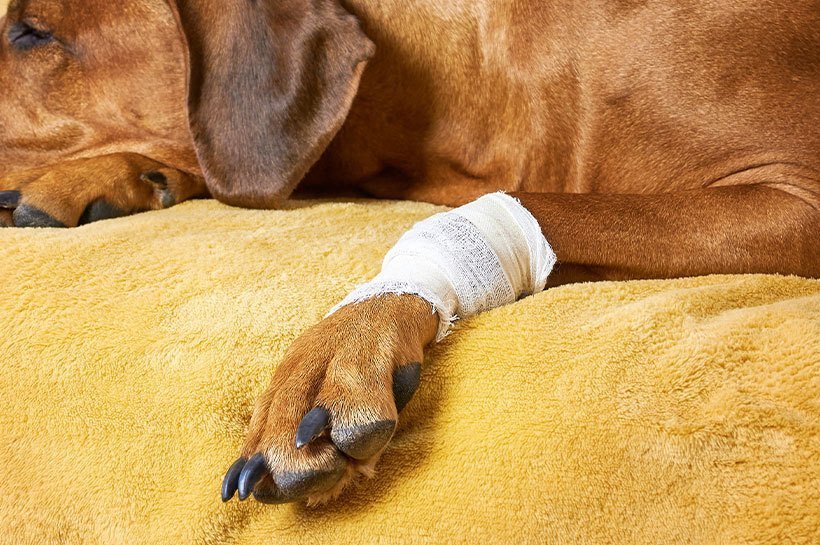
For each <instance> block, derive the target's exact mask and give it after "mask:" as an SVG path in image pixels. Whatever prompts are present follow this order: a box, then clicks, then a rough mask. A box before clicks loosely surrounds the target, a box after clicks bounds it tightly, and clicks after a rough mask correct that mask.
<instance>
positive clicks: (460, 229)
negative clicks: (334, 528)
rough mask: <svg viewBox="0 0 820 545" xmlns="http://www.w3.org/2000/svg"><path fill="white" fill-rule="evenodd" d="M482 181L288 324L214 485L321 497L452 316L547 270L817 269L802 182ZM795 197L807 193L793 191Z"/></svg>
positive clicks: (361, 465)
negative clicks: (529, 185) (233, 453)
mask: <svg viewBox="0 0 820 545" xmlns="http://www.w3.org/2000/svg"><path fill="white" fill-rule="evenodd" d="M517 197H518V198H519V199H520V202H519V201H517V200H516V199H514V198H512V197H509V196H505V195H500V194H494V195H489V196H486V197H483V198H481V199H479V200H478V201H476V202H474V203H471V204H468V205H466V206H464V207H461V208H458V209H455V210H453V211H451V212H447V213H444V214H439V215H437V216H433V217H432V218H429V219H427V220H424V221H423V222H420V223H419V224H417V225H416V226H414V227H413V229H412V230H411V231H410V232H408V233H406V234H405V235H404V236H403V237H402V239H401V240H400V241H399V242H398V243H397V245H396V246H395V247H394V248H393V249H392V250H391V251H390V252H389V253H388V255H387V257H386V258H385V263H384V266H383V270H382V272H381V273H380V274H379V275H378V276H377V277H376V278H375V279H374V280H373V281H372V282H370V283H368V284H365V285H364V286H360V287H359V288H358V289H357V290H356V291H354V292H353V293H352V294H351V295H350V296H349V297H348V298H347V299H346V300H345V301H343V302H342V303H341V304H340V306H339V307H337V309H336V311H335V312H333V313H332V314H331V315H329V316H328V317H327V318H325V320H323V321H322V322H320V323H319V324H317V325H316V326H315V327H314V328H312V329H311V330H309V331H308V332H307V333H305V334H304V335H303V336H302V337H300V338H299V339H298V340H297V341H296V343H295V344H294V345H293V347H292V348H291V349H290V350H289V351H288V353H287V354H286V356H285V359H284V361H283V363H282V364H281V365H280V366H279V368H278V369H277V370H276V372H275V374H274V377H273V381H272V382H271V385H270V387H269V388H268V390H267V391H266V392H265V393H264V395H263V396H262V397H261V398H260V400H259V401H258V403H257V406H256V409H255V411H254V415H253V418H252V421H251V425H250V431H249V433H248V436H247V439H246V442H245V446H244V448H243V453H242V456H241V457H240V459H239V460H237V462H236V463H235V464H234V465H233V466H232V467H231V469H230V470H229V471H228V473H227V475H226V476H225V479H224V482H223V491H222V492H223V499H224V500H227V499H230V498H231V497H232V496H233V495H234V493H235V492H236V491H237V490H238V491H239V496H240V499H244V498H246V497H248V496H249V495H250V494H251V493H253V494H254V496H255V497H256V498H257V499H259V500H261V501H266V502H285V501H294V500H299V499H308V500H309V501H310V500H313V501H316V500H321V499H325V498H328V497H332V496H334V495H335V494H337V493H338V492H339V491H340V490H341V489H342V488H343V487H344V485H345V484H346V483H347V482H348V481H349V480H350V478H351V477H353V476H354V475H355V474H357V473H365V474H369V473H371V472H372V468H373V466H374V464H375V463H376V461H377V459H378V456H379V454H380V453H381V452H382V450H383V449H384V447H385V446H386V445H387V443H388V441H389V440H390V438H391V436H392V434H393V431H394V430H395V426H396V421H397V418H398V412H399V410H400V409H401V408H402V407H403V406H404V404H406V403H407V401H408V400H409V397H410V396H411V395H412V393H413V391H414V390H415V388H416V386H417V385H418V373H419V370H420V364H421V361H422V355H423V349H424V347H425V346H426V345H427V344H428V343H430V342H432V341H433V340H434V339H435V338H442V337H443V336H444V335H445V334H446V333H447V332H448V330H449V328H450V326H451V324H452V322H453V320H454V319H455V318H456V317H466V316H469V315H471V314H474V313H476V312H480V311H483V310H488V309H490V308H494V307H497V306H500V305H503V304H506V303H511V302H513V301H515V300H516V299H518V298H519V297H521V296H524V295H527V294H530V293H534V292H537V291H540V290H542V289H544V287H545V285H546V284H547V280H548V277H549V276H550V273H551V271H552V268H553V265H554V264H555V259H556V255H555V253H553V250H552V248H553V247H554V248H555V250H556V252H557V258H558V262H559V271H558V274H556V275H554V276H558V280H557V281H555V283H558V282H566V281H570V280H577V279H579V278H582V277H583V275H588V276H590V277H591V276H593V275H594V277H597V278H611V279H617V278H649V277H655V278H658V277H672V276H684V275H694V274H706V273H736V272H783V273H796V274H804V275H809V276H812V275H814V276H817V275H820V247H818V244H820V240H818V237H817V236H816V235H817V232H818V228H819V227H820V219H819V218H820V213H818V208H817V206H816V203H814V202H812V201H811V192H807V191H799V190H795V191H784V190H783V189H779V188H776V187H769V186H764V185H759V186H757V185H756V186H750V187H749V186H744V187H721V188H709V189H703V190H698V191H692V192H684V193H668V194H662V195H563V194H561V195H553V194H520V195H517ZM804 197H809V199H808V200H807V199H805V198H804Z"/></svg>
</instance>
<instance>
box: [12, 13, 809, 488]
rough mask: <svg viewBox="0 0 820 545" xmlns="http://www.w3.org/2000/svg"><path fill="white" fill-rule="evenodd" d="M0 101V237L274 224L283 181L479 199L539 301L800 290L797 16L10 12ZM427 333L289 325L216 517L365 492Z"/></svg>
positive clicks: (803, 250) (411, 328) (803, 85)
mask: <svg viewBox="0 0 820 545" xmlns="http://www.w3.org/2000/svg"><path fill="white" fill-rule="evenodd" d="M0 88H2V89H3V94H2V95H0V190H5V191H2V192H0V208H3V210H0V222H3V223H5V224H6V225H17V226H56V225H64V226H74V225H78V224H79V223H83V222H86V221H93V220H94V219H99V218H102V217H110V216H115V215H121V214H127V213H132V212H136V211H140V210H148V209H154V208H159V207H163V206H168V205H170V204H173V203H175V202H179V201H182V200H184V199H188V198H191V197H195V196H199V195H211V196H213V197H215V198H218V199H220V200H222V201H224V202H226V203H230V204H235V205H239V206H246V207H258V208H267V207H275V206H276V205H277V203H279V202H281V200H282V199H285V198H287V197H288V196H289V195H290V194H291V193H292V192H293V191H294V189H295V188H296V186H297V184H300V190H304V191H306V192H311V193H329V194H357V195H365V196H374V197H384V198H396V199H416V200H423V201H429V202H433V203H441V204H448V205H457V204H462V203H464V202H467V201H469V200H472V199H474V198H476V197H478V196H479V195H482V194H484V193H487V192H490V191H494V190H499V189H503V190H507V191H510V192H514V194H515V195H517V196H518V197H519V198H520V199H521V201H522V202H523V204H524V205H525V206H526V207H527V208H528V209H529V210H530V211H531V212H532V213H533V215H534V216H535V217H536V218H537V220H538V221H539V224H540V225H541V227H542V230H543V232H544V234H545V235H546V237H547V239H548V240H549V241H550V242H551V243H552V245H553V247H554V248H555V250H556V253H557V255H558V259H559V263H560V268H559V270H558V271H557V273H555V274H553V276H552V278H551V281H550V283H551V284H553V285H554V284H560V283H565V282H572V281H579V280H593V279H628V278H665V277H673V276H684V275H697V274H706V273H745V272H779V273H786V274H800V275H806V276H818V275H820V236H818V233H820V212H818V208H820V100H818V97H820V9H818V6H817V2H816V1H815V0H789V1H786V0H771V1H768V2H762V3H761V2H740V3H739V2H731V3H721V2H710V1H707V0H702V1H698V0H670V1H667V2H660V1H657V2H656V1H651V0H602V1H600V2H571V1H568V2H557V1H551V2H538V1H536V0H499V1H495V2H488V1H482V0H469V1H468V0H455V1H452V2H440V1H438V0H412V1H410V2H408V1H407V0H347V1H346V2H345V3H344V5H343V4H342V3H341V1H340V0H313V1H308V0H277V1H272V0H134V1H131V2H128V3H127V9H126V8H125V7H124V6H123V5H121V4H120V3H117V2H111V1H110V0H82V1H80V0H15V1H13V2H12V3H11V6H10V9H9V13H8V16H7V17H6V19H5V20H4V21H3V23H2V39H0ZM365 326H366V327H365ZM436 328H437V318H436V316H435V315H431V314H430V307H429V305H428V304H427V303H425V302H424V301H422V300H421V299H419V298H417V297H415V296H409V295H403V296H387V297H382V298H378V299H372V300H369V301H366V302H363V303H358V304H354V305H350V306H347V307H344V308H342V309H341V310H340V311H339V312H337V313H335V314H333V315H331V316H330V317H329V318H327V319H325V320H324V321H322V322H321V323H320V324H318V325H317V326H315V327H314V328H312V329H311V330H309V331H307V332H306V333H305V334H304V335H303V336H302V337H300V338H299V339H298V340H297V341H296V342H295V343H294V345H293V347H292V348H291V350H290V351H289V352H288V353H287V355H286V357H285V360H284V361H283V362H282V364H281V365H280V366H279V367H278V369H277V370H276V373H275V374H274V378H273V381H272V384H271V386H270V388H269V389H268V390H267V392H266V393H265V394H264V395H263V396H262V397H261V399H260V400H259V402H258V404H257V407H256V409H255V412H254V416H253V418H252V421H251V425H250V431H249V433H248V436H247V439H246V442H245V447H244V449H243V452H242V455H243V456H242V458H240V460H238V461H237V463H236V464H234V466H233V467H232V468H231V470H230V471H229V472H228V475H227V476H226V479H225V484H224V488H223V497H224V498H225V499H227V498H230V497H231V496H232V495H233V494H234V492H235V491H236V490H237V488H239V490H240V496H241V497H246V496H247V494H248V493H249V492H250V491H251V489H252V490H253V492H254V495H255V496H256V497H257V498H258V499H260V500H262V501H271V502H281V501H292V500H296V499H300V498H310V499H320V498H324V497H329V496H332V495H333V494H336V493H338V491H339V490H341V488H342V487H343V486H344V484H345V483H346V482H348V480H349V479H350V477H352V476H353V475H355V474H356V473H357V472H363V473H369V472H370V471H371V469H372V467H373V465H374V464H375V462H376V459H377V458H378V455H379V453H380V452H381V450H383V448H384V446H385V445H386V444H387V441H388V440H389V439H390V436H391V435H392V433H393V429H394V427H395V422H396V419H397V412H398V409H399V408H401V406H403V405H404V404H405V403H406V402H407V400H408V399H409V396H410V395H412V391H413V389H414V385H415V384H416V383H417V378H418V376H417V373H418V368H419V367H418V365H417V364H418V362H421V361H422V356H423V349H424V347H425V346H426V345H427V344H428V343H429V342H431V340H432V339H433V337H434V336H435V332H436ZM411 363H414V364H416V365H408V364H411ZM394 372H396V373H397V374H396V375H394ZM394 376H395V377H396V378H395V380H394ZM391 386H392V387H391ZM314 407H323V408H324V410H323V411H320V412H319V413H317V412H315V411H311V409H313V408H314ZM306 414H307V415H308V418H306V419H305V421H303V418H304V417H305V415H306ZM328 418H329V421H328V420H327V419H328ZM300 422H301V423H302V425H301V427H300ZM329 426H330V427H332V429H333V430H335V431H334V434H333V438H334V441H331V436H330V434H329V433H328V429H329V428H328V427H329ZM297 429H299V430H301V432H304V431H305V430H308V431H311V432H312V433H310V434H308V435H310V436H309V437H307V438H306V439H304V438H303V439H304V440H301V441H300V447H301V448H297V447H296V445H295V444H294V437H295V435H296V432H297ZM303 435H304V434H303ZM314 435H316V436H317V437H313V436H314ZM339 437H342V439H341V441H340V440H339V439H338V438H339ZM334 443H335V444H334ZM342 443H345V444H342ZM362 445H364V446H365V447H366V448H359V447H362ZM357 451H358V452H367V453H368V454H367V455H365V456H357V455H356V454H355V453H356V452H357ZM342 452H344V453H345V454H342ZM373 452H375V454H373ZM249 458H250V460H251V461H248V459H249Z"/></svg>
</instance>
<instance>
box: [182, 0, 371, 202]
mask: <svg viewBox="0 0 820 545" xmlns="http://www.w3.org/2000/svg"><path fill="white" fill-rule="evenodd" d="M339 1H340V0H204V1H203V0H169V3H170V4H171V7H172V9H173V10H174V12H175V15H176V16H177V17H178V21H179V24H180V27H181V29H182V31H183V33H184V36H185V38H186V41H187V46H188V50H189V58H190V66H189V70H190V76H189V82H188V111H189V114H188V115H189V119H190V124H191V133H192V136H193V139H194V143H195V147H196V152H197V156H198V158H199V162H200V166H201V167H202V171H203V173H204V175H205V180H206V183H207V185H208V188H209V190H210V191H211V194H212V195H213V196H214V197H215V198H217V199H219V200H221V201H223V202H226V203H228V204H233V205H236V206H244V207H251V208H270V207H273V206H275V205H276V204H277V203H278V202H280V201H281V200H282V199H284V198H286V197H287V196H288V195H289V194H290V193H291V192H292V191H293V189H294V188H295V187H296V185H297V184H298V183H299V181H300V180H301V179H302V177H303V176H304V175H305V173H306V172H307V170H308V169H309V168H310V167H311V166H312V165H313V163H315V162H316V161H317V160H318V158H319V156H320V155H321V154H322V152H323V151H324V149H325V148H326V146H327V145H328V144H329V142H330V140H331V139H332V138H333V136H334V135H335V134H336V132H337V131H338V130H339V128H340V127H341V125H342V123H343V122H344V120H345V118H346V117H347V113H348V111H349V109H350V105H351V103H352V101H353V98H354V97H355V95H356V91H357V89H358V86H359V80H360V78H361V74H362V71H363V70H364V67H365V64H366V62H367V60H368V59H370V57H372V55H373V53H374V50H375V47H374V45H373V43H372V42H371V41H370V40H369V39H368V38H367V36H365V34H364V33H363V32H362V30H361V28H360V26H359V22H358V20H357V19H356V18H355V17H354V16H353V15H351V14H350V13H349V12H347V11H346V10H345V9H344V8H343V7H342V6H341V4H340V3H339Z"/></svg>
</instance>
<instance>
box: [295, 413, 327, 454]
mask: <svg viewBox="0 0 820 545" xmlns="http://www.w3.org/2000/svg"><path fill="white" fill-rule="evenodd" d="M329 422H330V414H329V413H328V412H327V410H325V409H324V408H323V407H315V408H313V409H311V411H310V412H309V413H307V414H306V415H305V417H304V418H302V421H301V422H300V423H299V427H298V428H297V429H296V448H302V447H304V446H305V445H307V444H308V443H310V442H311V441H313V440H314V439H316V437H318V436H319V435H320V434H321V433H322V432H323V431H324V430H325V428H327V426H328V423H329Z"/></svg>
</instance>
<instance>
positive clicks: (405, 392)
mask: <svg viewBox="0 0 820 545" xmlns="http://www.w3.org/2000/svg"><path fill="white" fill-rule="evenodd" d="M419 382H421V364H420V363H410V364H407V365H405V366H404V367H400V368H398V369H396V370H395V371H394V372H393V400H394V401H395V403H396V410H397V411H398V412H401V411H402V409H404V408H405V407H406V406H407V404H408V403H410V400H411V399H412V398H413V394H415V393H416V390H418V389H419Z"/></svg>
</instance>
